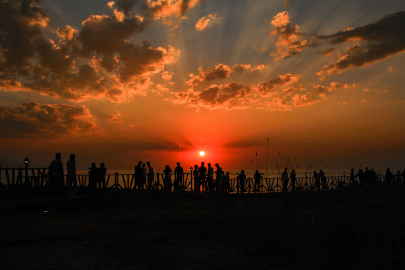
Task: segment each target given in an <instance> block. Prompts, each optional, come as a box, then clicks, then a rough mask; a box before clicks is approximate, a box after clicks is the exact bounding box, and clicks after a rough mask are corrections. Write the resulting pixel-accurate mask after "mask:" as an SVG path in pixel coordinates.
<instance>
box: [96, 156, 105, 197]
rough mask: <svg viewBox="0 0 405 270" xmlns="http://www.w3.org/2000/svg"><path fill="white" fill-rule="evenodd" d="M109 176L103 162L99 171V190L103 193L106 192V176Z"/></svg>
mask: <svg viewBox="0 0 405 270" xmlns="http://www.w3.org/2000/svg"><path fill="white" fill-rule="evenodd" d="M106 174H107V168H106V167H105V164H104V163H103V162H102V163H100V167H99V168H98V169H97V184H98V188H99V189H100V190H102V191H105V189H106V186H105V175H106Z"/></svg>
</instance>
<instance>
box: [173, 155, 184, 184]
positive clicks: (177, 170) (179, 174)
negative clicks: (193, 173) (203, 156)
mask: <svg viewBox="0 0 405 270" xmlns="http://www.w3.org/2000/svg"><path fill="white" fill-rule="evenodd" d="M174 172H175V173H176V180H175V181H174V190H179V189H180V186H181V182H182V181H183V168H182V167H181V166H180V162H177V167H176V168H175V169H174Z"/></svg>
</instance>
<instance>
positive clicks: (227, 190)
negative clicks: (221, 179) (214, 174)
mask: <svg viewBox="0 0 405 270" xmlns="http://www.w3.org/2000/svg"><path fill="white" fill-rule="evenodd" d="M230 187H231V179H230V177H229V172H227V173H226V174H225V190H224V191H225V192H226V193H228V192H229V189H230Z"/></svg>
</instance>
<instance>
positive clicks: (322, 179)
mask: <svg viewBox="0 0 405 270" xmlns="http://www.w3.org/2000/svg"><path fill="white" fill-rule="evenodd" d="M319 177H320V178H321V183H322V189H323V190H325V189H327V187H328V186H327V185H326V176H325V173H324V172H323V171H322V170H319Z"/></svg>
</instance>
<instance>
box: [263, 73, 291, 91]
mask: <svg viewBox="0 0 405 270" xmlns="http://www.w3.org/2000/svg"><path fill="white" fill-rule="evenodd" d="M298 80H299V76H293V75H291V74H285V75H280V76H278V78H276V79H271V80H270V81H268V82H264V83H262V84H260V86H259V90H258V91H259V92H260V93H261V94H262V95H266V94H267V93H268V92H270V91H271V90H273V88H274V87H276V86H278V85H286V84H290V83H293V82H297V81H298Z"/></svg>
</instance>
